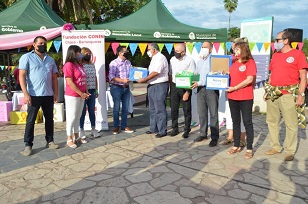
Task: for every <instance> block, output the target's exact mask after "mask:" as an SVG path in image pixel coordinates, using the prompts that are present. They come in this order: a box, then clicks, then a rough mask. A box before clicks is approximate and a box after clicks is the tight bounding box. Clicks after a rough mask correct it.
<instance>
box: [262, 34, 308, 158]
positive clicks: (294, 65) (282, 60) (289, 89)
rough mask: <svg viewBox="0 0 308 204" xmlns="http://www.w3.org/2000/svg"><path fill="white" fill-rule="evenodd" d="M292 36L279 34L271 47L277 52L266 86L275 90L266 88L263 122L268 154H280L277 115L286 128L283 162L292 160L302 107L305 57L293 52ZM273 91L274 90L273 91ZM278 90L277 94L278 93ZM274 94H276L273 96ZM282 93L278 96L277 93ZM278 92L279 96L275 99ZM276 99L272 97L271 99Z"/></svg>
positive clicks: (296, 51) (303, 100) (270, 67)
mask: <svg viewBox="0 0 308 204" xmlns="http://www.w3.org/2000/svg"><path fill="white" fill-rule="evenodd" d="M291 43H292V33H290V32H289V31H282V32H279V33H278V35H277V37H276V42H275V44H274V46H275V49H276V51H277V52H276V53H275V54H274V55H273V57H272V60H271V63H270V66H269V70H270V72H271V73H270V76H269V80H268V83H269V84H268V86H269V87H271V88H274V90H275V91H269V90H270V89H266V87H265V89H266V93H265V97H266V99H269V98H270V97H269V96H270V95H271V96H272V97H271V98H270V100H267V101H266V102H267V115H266V122H267V125H268V129H269V137H270V145H271V147H272V149H270V150H269V151H267V152H266V154H267V155H273V154H277V153H281V152H282V149H283V147H282V146H281V145H280V135H279V129H280V127H279V124H280V112H281V114H282V117H283V118H284V122H285V125H286V137H285V141H284V150H285V152H286V156H285V158H284V160H285V161H292V160H293V159H294V154H295V151H296V146H297V133H298V114H297V113H298V112H297V110H296V108H298V107H301V106H303V105H304V102H305V89H306V69H305V68H306V67H307V62H306V57H305V54H304V53H303V52H302V51H300V50H296V49H292V47H291ZM272 90H273V89H272ZM277 91H278V92H277ZM273 92H275V94H272V93H273ZM280 92H281V93H280ZM277 93H279V97H277ZM274 96H275V97H274Z"/></svg>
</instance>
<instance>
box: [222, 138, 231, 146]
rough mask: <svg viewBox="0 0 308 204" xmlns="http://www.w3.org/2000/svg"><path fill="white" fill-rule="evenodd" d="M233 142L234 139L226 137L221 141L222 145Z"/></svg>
mask: <svg viewBox="0 0 308 204" xmlns="http://www.w3.org/2000/svg"><path fill="white" fill-rule="evenodd" d="M231 143H233V140H232V139H225V140H223V141H221V142H219V144H220V145H228V144H231Z"/></svg>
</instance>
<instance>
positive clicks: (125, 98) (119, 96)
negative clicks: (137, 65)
mask: <svg viewBox="0 0 308 204" xmlns="http://www.w3.org/2000/svg"><path fill="white" fill-rule="evenodd" d="M110 94H111V96H112V99H113V126H114V127H115V128H116V127H118V126H119V124H120V122H119V113H120V103H121V102H122V111H121V129H124V128H126V125H127V114H128V102H129V100H130V91H129V88H128V87H127V88H123V87H119V86H115V85H111V86H110Z"/></svg>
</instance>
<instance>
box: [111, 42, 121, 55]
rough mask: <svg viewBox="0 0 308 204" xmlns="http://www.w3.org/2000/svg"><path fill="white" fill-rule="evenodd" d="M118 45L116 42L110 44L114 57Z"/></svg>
mask: <svg viewBox="0 0 308 204" xmlns="http://www.w3.org/2000/svg"><path fill="white" fill-rule="evenodd" d="M119 45H120V43H118V42H112V43H111V47H112V50H113V53H114V54H115V55H116V54H117V48H118V47H119Z"/></svg>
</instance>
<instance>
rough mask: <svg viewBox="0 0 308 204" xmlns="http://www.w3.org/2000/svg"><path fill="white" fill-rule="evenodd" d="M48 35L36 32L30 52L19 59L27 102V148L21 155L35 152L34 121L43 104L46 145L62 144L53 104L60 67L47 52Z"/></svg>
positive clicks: (55, 100)
mask: <svg viewBox="0 0 308 204" xmlns="http://www.w3.org/2000/svg"><path fill="white" fill-rule="evenodd" d="M46 45H47V39H46V38H45V37H43V36H37V37H36V38H35V39H34V42H33V48H34V50H32V51H31V52H29V53H27V54H24V55H23V56H21V58H20V60H19V81H20V86H21V89H22V92H23V93H24V103H25V104H27V105H28V111H27V112H28V116H27V121H26V129H25V135H24V142H25V146H26V148H25V150H24V151H22V152H20V153H21V154H22V155H25V156H29V155H31V153H32V146H33V139H34V123H35V119H36V116H37V113H38V110H39V109H40V107H42V110H43V113H44V117H45V133H46V135H45V139H46V142H47V144H46V147H47V148H51V149H57V148H59V146H58V145H56V144H55V143H54V141H53V134H54V121H53V106H54V102H57V101H58V79H57V73H58V69H57V66H56V64H55V61H54V60H53V59H52V58H51V57H50V56H48V55H47V54H46V53H45V52H46Z"/></svg>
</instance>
